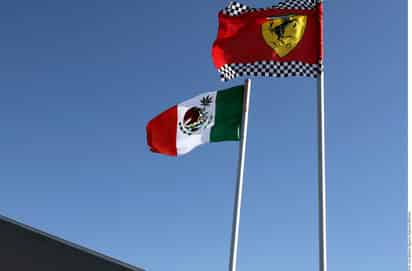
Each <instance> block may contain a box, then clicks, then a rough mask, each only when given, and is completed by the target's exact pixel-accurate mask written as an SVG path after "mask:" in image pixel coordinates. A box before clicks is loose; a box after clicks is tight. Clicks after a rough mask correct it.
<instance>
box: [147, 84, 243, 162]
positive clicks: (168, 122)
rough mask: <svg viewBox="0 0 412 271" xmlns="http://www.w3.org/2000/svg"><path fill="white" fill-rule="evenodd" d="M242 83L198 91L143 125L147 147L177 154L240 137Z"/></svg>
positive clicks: (167, 153)
mask: <svg viewBox="0 0 412 271" xmlns="http://www.w3.org/2000/svg"><path fill="white" fill-rule="evenodd" d="M243 92H244V86H243V85H241V86H236V87H232V88H229V89H225V90H219V91H212V92H207V93H203V94H200V95H198V96H196V97H194V98H191V99H189V100H187V101H184V102H182V103H180V104H178V105H175V106H173V107H171V108H169V109H167V110H166V111H164V112H162V113H160V114H159V115H158V116H156V117H155V118H154V119H152V120H151V121H149V123H148V124H147V126H146V132H147V144H148V145H149V147H150V150H151V151H153V152H158V153H162V154H166V155H171V156H177V155H182V154H185V153H188V152H189V151H191V150H192V149H194V148H195V147H197V146H199V145H202V144H204V143H209V142H219V141H228V140H239V139H240V126H241V123H242V111H243V110H242V108H243Z"/></svg>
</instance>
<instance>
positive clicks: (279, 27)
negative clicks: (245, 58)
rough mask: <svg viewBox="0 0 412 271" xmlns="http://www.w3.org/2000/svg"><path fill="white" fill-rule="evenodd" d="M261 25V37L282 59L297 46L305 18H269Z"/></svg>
mask: <svg viewBox="0 0 412 271" xmlns="http://www.w3.org/2000/svg"><path fill="white" fill-rule="evenodd" d="M267 19H268V21H267V22H265V23H263V24H262V36H263V39H264V40H265V42H266V44H267V45H269V46H270V47H271V48H272V49H273V50H275V52H276V54H277V55H278V56H280V57H284V56H286V55H287V54H289V53H290V52H291V51H292V50H293V49H294V48H295V47H296V45H298V43H299V42H300V40H301V39H302V37H303V33H304V32H305V28H306V16H304V15H286V16H279V17H269V18H267Z"/></svg>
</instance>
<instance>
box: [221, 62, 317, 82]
mask: <svg viewBox="0 0 412 271" xmlns="http://www.w3.org/2000/svg"><path fill="white" fill-rule="evenodd" d="M322 69H323V66H322V63H321V62H319V64H307V63H304V62H301V61H290V62H276V61H256V62H253V63H244V64H243V63H232V64H226V65H223V66H222V67H220V69H218V72H219V73H220V77H221V80H222V81H228V80H232V79H234V78H236V77H239V76H269V77H288V76H308V77H315V78H316V77H318V75H319V74H320V73H321V72H322Z"/></svg>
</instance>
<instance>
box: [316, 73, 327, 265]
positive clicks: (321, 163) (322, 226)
mask: <svg viewBox="0 0 412 271" xmlns="http://www.w3.org/2000/svg"><path fill="white" fill-rule="evenodd" d="M323 79H324V78H323V71H322V72H321V74H320V75H319V77H318V80H317V81H318V82H317V83H318V84H317V85H318V93H317V94H318V99H317V100H318V102H317V107H318V204H319V206H318V208H319V213H318V216H319V217H318V218H319V221H318V223H319V271H327V254H326V188H325V182H326V180H325V179H326V178H325V97H324V94H325V93H324V80H323Z"/></svg>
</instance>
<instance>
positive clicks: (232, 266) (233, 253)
mask: <svg viewBox="0 0 412 271" xmlns="http://www.w3.org/2000/svg"><path fill="white" fill-rule="evenodd" d="M249 98H250V79H246V81H245V88H244V94H243V113H242V126H241V130H240V144H239V161H238V175H237V184H236V191H235V204H234V206H233V224H232V240H231V244H230V263H229V271H236V263H237V249H238V240H239V222H240V207H241V203H242V190H243V170H244V165H245V152H246V135H247V123H248V112H249Z"/></svg>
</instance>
